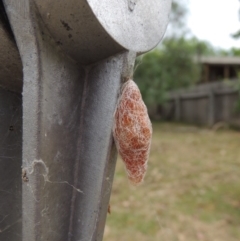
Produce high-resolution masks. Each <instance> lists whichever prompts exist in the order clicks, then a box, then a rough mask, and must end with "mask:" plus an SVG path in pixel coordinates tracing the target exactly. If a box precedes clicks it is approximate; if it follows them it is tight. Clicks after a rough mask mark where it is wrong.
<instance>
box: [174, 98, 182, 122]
mask: <svg viewBox="0 0 240 241" xmlns="http://www.w3.org/2000/svg"><path fill="white" fill-rule="evenodd" d="M175 120H176V121H181V96H180V94H179V95H177V96H176V97H175Z"/></svg>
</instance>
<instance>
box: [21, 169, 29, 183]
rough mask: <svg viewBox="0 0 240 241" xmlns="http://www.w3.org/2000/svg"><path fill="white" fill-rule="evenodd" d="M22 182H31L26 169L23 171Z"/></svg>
mask: <svg viewBox="0 0 240 241" xmlns="http://www.w3.org/2000/svg"><path fill="white" fill-rule="evenodd" d="M22 180H23V181H24V182H28V181H29V179H28V177H27V171H26V170H25V169H22Z"/></svg>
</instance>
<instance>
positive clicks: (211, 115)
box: [208, 88, 215, 127]
mask: <svg viewBox="0 0 240 241" xmlns="http://www.w3.org/2000/svg"><path fill="white" fill-rule="evenodd" d="M214 123H215V94H214V90H213V89H212V88H211V89H210V90H209V94H208V125H209V127H212V126H213V125H214Z"/></svg>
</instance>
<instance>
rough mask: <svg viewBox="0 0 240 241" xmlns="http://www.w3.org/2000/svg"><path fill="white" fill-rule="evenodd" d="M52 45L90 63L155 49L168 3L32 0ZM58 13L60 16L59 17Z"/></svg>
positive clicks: (150, 0) (164, 0)
mask: <svg viewBox="0 0 240 241" xmlns="http://www.w3.org/2000/svg"><path fill="white" fill-rule="evenodd" d="M35 3H36V5H37V8H38V10H39V13H40V15H41V18H42V19H43V21H44V23H45V25H46V27H47V28H48V29H49V31H50V33H51V35H52V36H53V38H54V40H55V42H56V43H57V44H59V45H60V46H61V48H63V49H64V51H66V53H68V54H69V55H70V56H71V57H72V58H74V59H76V60H77V61H79V62H80V63H83V64H89V63H93V62H96V61H98V60H101V59H103V58H106V57H107V56H111V55H113V54H115V53H118V52H120V51H123V50H131V51H135V52H137V53H143V52H146V51H149V50H150V49H152V48H153V47H155V46H156V45H157V44H158V43H159V41H160V40H161V38H162V37H163V34H164V32H165V29H166V26H167V23H168V15H169V12H170V6H171V1H169V0H148V1H146V0H138V1H135V4H134V6H135V7H134V9H133V10H131V9H130V8H129V4H130V2H129V0H124V1H122V0H121V1H117V0H115V1H113V0H101V1H99V0H79V1H76V0H65V1H52V0H35ZM60 13H61V14H60Z"/></svg>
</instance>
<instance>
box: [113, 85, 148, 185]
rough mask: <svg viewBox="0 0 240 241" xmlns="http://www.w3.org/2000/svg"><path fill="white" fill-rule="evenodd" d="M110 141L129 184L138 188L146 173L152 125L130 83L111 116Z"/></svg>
mask: <svg viewBox="0 0 240 241" xmlns="http://www.w3.org/2000/svg"><path fill="white" fill-rule="evenodd" d="M113 137H114V140H115V144H116V146H117V149H118V152H119V154H120V156H121V157H122V159H123V162H124V164H125V167H126V171H127V175H128V178H129V180H130V182H131V183H132V184H134V185H137V184H140V183H141V182H142V181H143V179H144V176H145V173H146V170H147V161H148V157H149V151H150V145H151V138H152V124H151V121H150V119H149V116H148V112H147V108H146V106H145V104H144V102H143V100H142V96H141V93H140V90H139V89H138V86H137V85H136V84H135V83H134V81H133V80H128V81H127V82H126V83H124V84H123V86H122V89H121V96H120V98H119V101H118V104H117V108H116V110H115V113H114V125H113Z"/></svg>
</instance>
